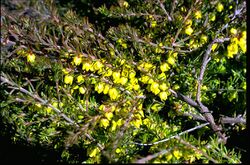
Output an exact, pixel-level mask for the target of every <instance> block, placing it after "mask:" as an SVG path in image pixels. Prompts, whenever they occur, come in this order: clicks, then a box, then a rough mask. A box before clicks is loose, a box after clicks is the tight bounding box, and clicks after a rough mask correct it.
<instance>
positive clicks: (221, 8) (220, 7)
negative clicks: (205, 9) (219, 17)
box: [216, 3, 224, 13]
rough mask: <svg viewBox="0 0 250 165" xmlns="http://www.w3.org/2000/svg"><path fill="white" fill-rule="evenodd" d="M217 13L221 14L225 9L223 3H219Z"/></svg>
mask: <svg viewBox="0 0 250 165" xmlns="http://www.w3.org/2000/svg"><path fill="white" fill-rule="evenodd" d="M216 9H217V11H218V12H219V13H220V12H222V10H223V9H224V6H223V5H222V4H221V3H218V4H217V6H216Z"/></svg>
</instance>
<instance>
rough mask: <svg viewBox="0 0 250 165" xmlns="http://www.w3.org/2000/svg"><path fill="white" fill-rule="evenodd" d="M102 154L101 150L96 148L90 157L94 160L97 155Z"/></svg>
mask: <svg viewBox="0 0 250 165" xmlns="http://www.w3.org/2000/svg"><path fill="white" fill-rule="evenodd" d="M99 152H100V149H99V148H98V147H96V148H95V149H93V150H92V151H91V152H90V154H89V157H91V158H93V157H95V156H96V154H98V153H99Z"/></svg>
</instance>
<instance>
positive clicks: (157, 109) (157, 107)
mask: <svg viewBox="0 0 250 165" xmlns="http://www.w3.org/2000/svg"><path fill="white" fill-rule="evenodd" d="M161 108H162V105H161V104H159V103H155V104H154V105H152V106H151V109H152V110H153V111H154V112H158V111H159V110H161Z"/></svg>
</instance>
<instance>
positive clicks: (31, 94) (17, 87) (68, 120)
mask: <svg viewBox="0 0 250 165" xmlns="http://www.w3.org/2000/svg"><path fill="white" fill-rule="evenodd" d="M0 80H1V84H5V83H6V84H8V85H11V86H12V87H16V89H18V90H19V91H20V92H22V93H24V94H27V95H29V96H30V97H32V98H33V99H35V100H37V101H39V102H40V103H41V104H43V105H47V106H48V107H50V108H52V109H53V110H54V111H55V112H56V113H57V114H59V115H60V116H62V117H63V118H64V119H65V120H66V121H67V122H68V123H69V124H71V125H74V126H76V127H77V128H80V126H79V125H78V124H77V123H76V122H74V121H73V120H72V119H70V118H69V117H68V116H66V115H65V114H64V113H62V112H61V111H60V110H59V109H57V108H56V107H54V106H53V105H52V104H50V103H48V100H44V99H42V98H41V97H40V96H39V95H37V94H34V93H31V92H29V91H27V90H26V89H24V88H22V87H20V86H18V84H16V83H14V82H11V81H10V80H8V79H7V78H6V77H3V76H0ZM85 136H86V137H88V138H89V139H90V140H92V141H95V139H94V138H93V137H92V136H91V135H89V134H88V133H85ZM97 145H98V146H99V147H100V148H101V149H103V148H104V147H103V146H102V145H101V144H99V143H97Z"/></svg>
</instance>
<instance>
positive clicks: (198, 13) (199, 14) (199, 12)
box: [194, 10, 202, 19]
mask: <svg viewBox="0 0 250 165" xmlns="http://www.w3.org/2000/svg"><path fill="white" fill-rule="evenodd" d="M194 15H195V18H196V19H200V18H201V17H202V16H201V11H200V10H198V11H196V12H195V13H194Z"/></svg>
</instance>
